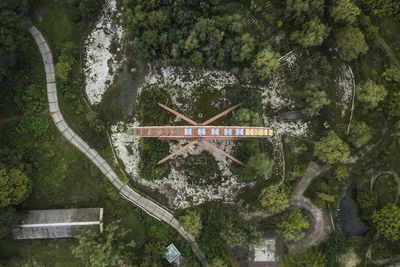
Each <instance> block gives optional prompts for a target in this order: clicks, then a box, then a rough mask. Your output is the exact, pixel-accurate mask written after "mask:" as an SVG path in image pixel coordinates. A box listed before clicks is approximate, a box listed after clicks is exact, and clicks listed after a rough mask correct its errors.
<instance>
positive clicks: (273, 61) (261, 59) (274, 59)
mask: <svg viewBox="0 0 400 267" xmlns="http://www.w3.org/2000/svg"><path fill="white" fill-rule="evenodd" d="M279 57H280V55H279V53H277V52H273V51H272V52H271V51H268V50H266V49H264V50H261V51H260V52H259V53H258V54H257V56H256V58H255V59H254V61H253V69H254V72H255V73H256V75H257V77H258V78H259V79H260V80H266V79H267V78H268V76H269V75H270V74H271V72H273V71H275V70H277V69H278V68H279V66H280V63H279V61H278V58H279Z"/></svg>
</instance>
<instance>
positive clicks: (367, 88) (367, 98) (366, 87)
mask: <svg viewBox="0 0 400 267" xmlns="http://www.w3.org/2000/svg"><path fill="white" fill-rule="evenodd" d="M356 92H357V93H356V96H357V99H358V100H359V101H361V102H363V103H365V104H367V107H368V108H375V107H376V106H378V104H379V102H381V101H382V100H383V99H385V97H386V95H387V91H386V89H385V87H384V86H383V85H378V84H376V83H375V82H373V81H372V80H371V79H367V80H366V81H365V82H364V83H363V84H362V85H357V87H356Z"/></svg>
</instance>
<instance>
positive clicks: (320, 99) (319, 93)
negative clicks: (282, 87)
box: [297, 83, 330, 116]
mask: <svg viewBox="0 0 400 267" xmlns="http://www.w3.org/2000/svg"><path fill="white" fill-rule="evenodd" d="M297 99H298V100H299V101H298V105H299V106H300V107H301V108H303V113H304V114H306V115H307V116H312V115H314V114H315V113H317V112H319V111H320V110H321V109H322V108H323V107H324V106H326V105H328V104H329V103H330V100H329V98H328V96H327V95H326V93H325V91H323V90H318V88H317V87H316V86H315V85H314V84H312V83H307V84H306V85H305V87H304V90H303V91H301V92H299V93H297Z"/></svg>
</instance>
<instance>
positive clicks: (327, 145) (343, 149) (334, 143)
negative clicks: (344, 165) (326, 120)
mask: <svg viewBox="0 0 400 267" xmlns="http://www.w3.org/2000/svg"><path fill="white" fill-rule="evenodd" d="M314 153H315V156H317V157H318V158H319V159H320V160H321V161H323V162H325V163H328V164H333V163H337V162H345V161H346V160H347V159H348V158H349V156H350V150H349V146H348V145H347V144H346V143H344V142H343V141H342V140H341V139H340V138H339V137H338V136H337V135H336V134H335V132H333V131H330V132H329V133H328V135H327V136H326V137H323V138H321V140H320V141H317V142H315V144H314Z"/></svg>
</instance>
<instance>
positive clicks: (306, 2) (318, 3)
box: [284, 0, 325, 26]
mask: <svg viewBox="0 0 400 267" xmlns="http://www.w3.org/2000/svg"><path fill="white" fill-rule="evenodd" d="M324 5H325V0H286V2H285V10H284V13H285V18H286V20H288V21H290V22H292V23H291V24H292V25H294V26H299V25H301V24H303V23H304V22H305V21H307V20H309V19H310V18H314V17H321V16H322V15H323V13H324Z"/></svg>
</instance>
